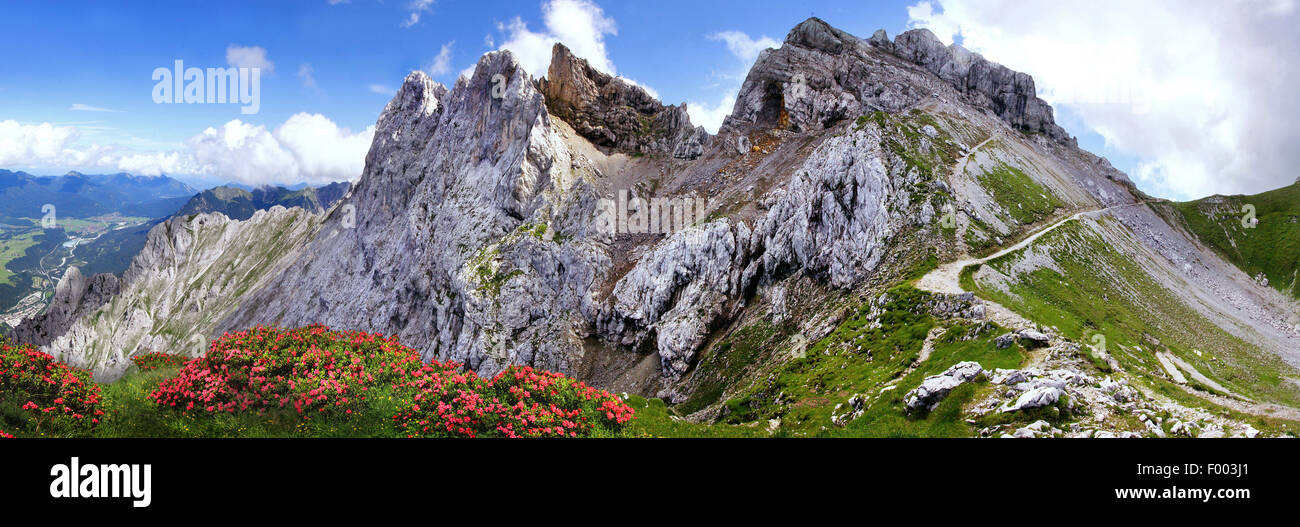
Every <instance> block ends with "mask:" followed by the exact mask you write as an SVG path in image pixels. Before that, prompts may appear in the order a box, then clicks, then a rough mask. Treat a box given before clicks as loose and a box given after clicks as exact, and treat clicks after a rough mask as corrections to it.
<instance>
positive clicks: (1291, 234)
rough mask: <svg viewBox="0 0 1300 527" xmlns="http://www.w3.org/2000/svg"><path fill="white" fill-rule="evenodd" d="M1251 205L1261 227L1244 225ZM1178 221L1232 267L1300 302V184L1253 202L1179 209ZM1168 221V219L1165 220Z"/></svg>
mask: <svg viewBox="0 0 1300 527" xmlns="http://www.w3.org/2000/svg"><path fill="white" fill-rule="evenodd" d="M1247 205H1253V206H1254V208H1255V216H1256V218H1257V219H1258V220H1259V223H1258V224H1256V225H1255V227H1254V228H1248V227H1246V226H1245V225H1243V223H1242V219H1243V218H1245V217H1246V213H1245V212H1243V208H1244V207H1246V206H1247ZM1171 208H1172V210H1173V211H1175V212H1176V213H1177V214H1176V215H1175V217H1176V219H1178V220H1181V222H1182V224H1183V225H1184V226H1185V227H1186V228H1187V230H1188V231H1191V232H1192V233H1193V234H1195V235H1196V236H1197V238H1199V239H1200V240H1201V241H1202V242H1204V243H1205V244H1206V245H1208V246H1210V247H1211V248H1212V249H1214V250H1215V251H1216V252H1218V253H1219V254H1220V255H1222V256H1223V257H1224V258H1226V259H1227V260H1228V261H1229V262H1232V263H1233V264H1234V265H1236V266H1237V267H1238V268H1240V269H1241V270H1242V271H1244V272H1246V274H1248V275H1250V276H1252V277H1254V276H1257V275H1259V274H1261V273H1262V274H1263V275H1264V276H1266V277H1268V281H1269V285H1270V286H1272V287H1274V288H1275V289H1277V290H1279V291H1281V292H1283V293H1285V294H1287V295H1289V296H1291V297H1293V298H1300V287H1298V285H1300V282H1298V278H1300V183H1298V184H1295V185H1291V186H1289V187H1284V188H1280V189H1277V190H1273V191H1269V192H1265V193H1263V194H1257V195H1254V196H1228V197H1219V196H1215V197H1209V198H1205V199H1201V200H1197V201H1191V202H1185V203H1175V204H1173V205H1172V207H1171ZM1167 216H1169V215H1167Z"/></svg>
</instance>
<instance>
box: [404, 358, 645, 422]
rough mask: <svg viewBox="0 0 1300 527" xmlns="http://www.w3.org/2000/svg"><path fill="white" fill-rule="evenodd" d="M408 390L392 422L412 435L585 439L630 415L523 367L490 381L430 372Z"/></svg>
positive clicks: (558, 378) (587, 390) (616, 404)
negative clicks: (413, 392) (405, 401)
mask: <svg viewBox="0 0 1300 527" xmlns="http://www.w3.org/2000/svg"><path fill="white" fill-rule="evenodd" d="M408 386H410V387H411V388H414V389H415V391H416V393H415V394H414V395H413V396H411V399H410V402H409V404H407V405H406V406H405V407H404V408H403V409H402V410H401V411H400V412H399V413H398V414H397V415H396V416H394V417H393V419H394V420H395V421H397V423H398V424H399V426H401V427H402V428H403V429H404V430H406V431H407V433H408V435H410V436H424V435H456V436H465V437H477V436H481V435H486V436H505V437H587V436H590V435H592V434H593V433H594V432H596V431H597V430H598V429H602V430H605V431H608V432H615V431H617V430H618V429H619V428H620V427H621V426H622V425H623V423H626V422H627V421H628V420H630V419H632V415H633V413H634V412H633V410H632V408H631V407H630V406H628V405H627V404H626V403H624V402H623V400H622V399H619V398H618V397H617V396H615V395H614V394H611V393H609V392H607V391H604V390H597V389H595V388H592V387H590V386H587V385H586V384H584V383H582V382H579V381H576V380H574V379H571V378H568V377H565V376H564V375H560V374H558V373H552V372H547V371H540V370H534V369H533V368H531V367H527V366H522V367H521V366H512V367H510V368H508V369H506V370H505V371H503V372H501V373H499V374H497V376H496V377H493V378H492V380H491V381H484V380H482V379H480V378H478V377H476V376H474V375H473V372H469V373H468V374H461V373H450V374H448V372H439V371H437V370H436V369H435V368H429V370H428V371H425V372H423V375H421V376H419V377H417V378H416V379H415V380H413V381H410V382H409V383H408Z"/></svg>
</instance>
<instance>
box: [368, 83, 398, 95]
mask: <svg viewBox="0 0 1300 527" xmlns="http://www.w3.org/2000/svg"><path fill="white" fill-rule="evenodd" d="M369 88H370V93H377V94H379V95H387V96H389V97H392V96H394V95H397V90H396V89H395V88H393V87H392V86H385V85H383V84H371V85H370V86H369Z"/></svg>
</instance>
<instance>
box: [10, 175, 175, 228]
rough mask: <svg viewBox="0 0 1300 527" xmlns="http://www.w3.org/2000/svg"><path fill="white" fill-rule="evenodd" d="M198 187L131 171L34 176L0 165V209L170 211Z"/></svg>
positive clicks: (26, 212)
mask: <svg viewBox="0 0 1300 527" xmlns="http://www.w3.org/2000/svg"><path fill="white" fill-rule="evenodd" d="M197 192H198V190H197V189H195V188H194V187H191V186H189V185H187V184H185V183H183V182H181V181H178V180H176V179H173V178H171V177H168V176H157V177H149V176H136V175H132V174H126V173H119V174H103V175H86V174H82V173H80V172H68V173H67V174H64V175H62V176H33V175H31V174H28V173H26V172H14V171H9V170H0V215H2V216H4V217H9V218H40V217H42V216H44V215H45V213H44V212H43V211H42V207H44V206H45V205H46V204H51V205H54V207H55V214H56V215H57V216H62V217H67V218H89V217H94V216H99V215H102V214H109V213H113V212H118V213H121V214H123V215H126V216H141V217H149V218H157V217H165V216H169V215H170V214H171V213H172V212H174V211H175V210H176V209H177V208H178V207H180V206H181V205H182V204H183V203H185V201H186V200H188V199H189V198H190V197H191V196H193V195H194V194H195V193H197Z"/></svg>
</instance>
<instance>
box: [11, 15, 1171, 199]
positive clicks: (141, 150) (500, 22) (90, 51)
mask: <svg viewBox="0 0 1300 527" xmlns="http://www.w3.org/2000/svg"><path fill="white" fill-rule="evenodd" d="M953 1H954V2H955V1H957V0H953ZM948 3H949V2H944V5H943V6H940V5H938V4H936V5H934V6H933V8H930V6H929V3H928V2H916V1H910V2H909V1H879V2H877V1H870V2H866V1H862V0H854V1H847V0H845V1H840V0H826V1H812V2H788V1H772V2H762V1H757V0H747V1H729V0H723V1H699V0H694V1H682V0H666V1H658V2H634V1H613V0H604V1H596V2H592V0H524V1H493V2H472V1H463V0H436V1H429V0H414V1H407V0H402V1H396V0H387V1H383V2H380V1H376V0H350V1H340V0H333V1H331V0H310V1H308V0H301V1H282V2H281V1H274V2H272V1H225V2H203V3H200V2H157V3H150V4H146V3H129V4H125V5H115V4H110V3H108V2H7V3H5V5H4V6H3V7H0V15H2V16H0V49H4V50H5V53H4V59H3V60H4V62H3V70H4V71H5V74H4V75H3V76H0V141H6V140H7V141H10V144H9V145H7V146H6V145H3V144H0V168H11V169H25V170H28V171H30V172H33V173H40V174H49V173H61V172H63V171H66V170H68V169H78V170H82V171H89V172H112V171H117V170H119V169H126V170H129V171H133V172H140V173H158V172H167V173H171V174H173V175H176V174H178V173H186V174H187V176H186V179H189V180H190V181H194V182H197V183H200V184H214V183H216V182H220V181H225V180H239V181H242V182H245V183H258V182H280V183H292V182H296V181H310V182H323V181H326V180H330V179H339V178H341V177H342V176H341V175H342V174H349V173H352V172H358V173H359V169H358V168H357V167H359V162H360V161H359V160H355V159H354V158H356V157H358V156H363V155H364V147H365V146H366V145H368V142H369V136H368V135H365V134H366V130H367V128H368V127H370V126H372V125H373V124H374V122H375V119H376V118H377V117H378V114H379V112H380V111H381V110H382V109H383V107H384V104H385V103H387V101H388V100H389V98H390V97H391V93H392V92H391V90H392V89H394V88H396V87H397V86H399V85H400V83H401V81H402V79H403V78H404V77H405V76H406V74H407V73H409V72H410V71H412V70H417V69H419V70H424V71H426V72H430V73H431V74H432V75H433V77H434V79H435V80H438V81H440V82H443V83H444V84H447V85H449V86H450V85H451V84H453V83H454V82H455V78H456V77H457V75H458V74H459V73H460V72H462V71H463V70H465V69H466V68H468V67H471V66H472V65H473V64H474V63H475V62H476V61H477V59H478V57H479V56H480V55H481V54H482V53H484V52H486V51H490V50H492V49H496V48H498V47H502V46H509V45H511V43H514V45H518V46H523V45H527V44H528V43H529V42H531V41H534V40H538V39H542V40H545V39H546V38H556V37H559V38H560V39H561V40H564V41H565V42H566V43H567V44H570V46H571V47H574V49H575V51H578V52H579V53H580V54H583V51H584V49H585V50H588V52H587V53H585V54H586V55H588V56H587V58H589V59H595V60H594V61H593V62H603V63H604V64H606V65H607V66H606V69H609V70H616V71H615V73H617V74H618V75H621V76H623V77H626V78H628V79H631V80H634V81H635V82H637V83H639V84H642V85H645V86H648V87H649V88H651V89H652V90H653V91H654V92H655V93H657V94H659V95H660V97H661V98H662V99H663V100H664V101H665V102H667V103H677V102H690V103H692V106H693V107H694V108H693V110H694V111H693V116H702V115H704V112H708V111H710V110H711V111H712V114H711V116H710V117H708V118H704V119H705V120H717V119H720V117H721V115H723V114H725V113H726V112H727V111H729V110H730V106H729V104H727V103H728V99H727V97H728V96H730V95H734V94H735V92H736V90H737V89H738V88H739V85H740V81H741V79H743V76H744V74H745V72H746V71H747V69H748V67H749V65H750V64H751V63H752V60H753V55H754V54H755V53H756V50H757V49H759V48H761V47H762V45H763V44H765V43H775V42H779V41H781V40H783V39H784V37H785V34H786V33H787V32H788V31H789V29H790V28H791V27H793V26H794V25H795V24H797V23H799V22H800V21H802V20H804V19H805V18H807V17H809V16H813V15H816V16H818V17H821V18H823V19H825V20H827V21H829V22H830V23H832V24H833V25H835V26H837V27H840V28H842V29H844V30H846V31H848V32H850V33H853V34H857V35H860V36H867V35H870V34H871V33H872V32H873V31H874V30H875V29H877V28H884V29H886V30H887V31H888V32H889V34H890V35H891V36H893V35H896V34H898V33H899V32H901V31H903V30H905V29H907V28H908V27H909V25H930V26H932V27H935V28H936V29H943V28H944V27H947V26H944V24H955V26H953V27H958V26H961V25H962V24H971V25H972V27H974V26H973V24H974V23H975V22H977V21H972V20H956V21H953V20H949V19H944V18H942V17H943V16H944V15H947V14H948V13H952V14H953V15H954V17H953V18H955V17H956V16H960V15H961V11H960V10H959V8H957V7H949V6H948V5H947V4H948ZM561 4H563V5H561ZM922 4H924V7H926V8H927V9H929V10H928V11H918V6H921V5H922ZM566 7H567V8H569V9H568V10H567V11H565V10H564V9H561V8H566ZM945 8H946V9H945ZM941 11H942V12H943V13H942V14H939V15H936V14H935V13H940V12H941ZM593 12H594V13H595V15H592V13H593ZM584 16H594V17H595V18H594V21H593V20H592V19H584V18H583V17H584ZM927 17H928V18H927ZM937 32H940V31H937ZM956 32H957V30H953V33H956ZM940 36H941V38H942V37H946V36H947V35H943V34H941V35H940ZM954 36H956V35H954ZM956 38H958V39H960V38H961V36H956ZM530 39H531V40H530ZM570 40H575V41H576V42H569V41H570ZM584 41H590V42H587V44H586V45H584V44H583V42H584ZM982 42H984V43H985V44H987V48H988V49H987V50H981V51H985V54H986V55H988V56H989V57H990V58H991V59H994V60H999V59H1000V57H999V56H997V54H996V53H990V51H993V52H996V51H997V50H998V49H999V47H998V46H997V45H996V44H997V42H993V41H990V39H984V40H983V41H982ZM575 44H576V45H575ZM593 46H603V52H604V57H603V58H602V57H592V56H589V55H592V54H593V52H591V51H590V50H591V49H596V48H593ZM232 48H235V49H237V50H238V49H242V50H243V51H244V52H251V53H252V54H253V56H254V57H255V58H256V57H258V56H259V54H261V55H260V56H261V57H262V58H264V61H263V62H261V64H262V66H263V71H262V75H261V110H260V112H259V113H257V114H255V115H243V114H241V113H240V107H239V105H234V104H224V105H223V104H179V105H174V104H155V103H154V102H153V100H152V99H151V94H152V90H153V88H154V84H155V81H154V80H152V79H151V77H150V75H151V73H152V72H153V70H154V69H155V68H159V67H165V68H170V67H171V66H172V64H173V61H175V60H183V61H184V62H185V65H186V66H187V67H190V66H192V67H201V68H207V67H226V66H227V65H228V64H229V65H233V63H232V62H231V60H230V57H231V53H232ZM546 48H547V49H549V45H548V46H546ZM241 53H243V52H241ZM1004 54H1005V55H1007V57H1008V58H1014V59H1020V62H1021V63H1020V64H1015V63H1008V66H1011V67H1013V68H1016V69H1022V70H1026V71H1029V72H1030V73H1035V67H1036V66H1038V64H1036V63H1035V60H1033V59H1032V57H1031V58H1030V59H1025V58H1024V57H1022V56H1020V55H1017V54H1015V53H1012V52H1006V53H1004ZM240 56H248V55H247V54H244V55H240ZM241 60H243V59H241ZM1004 62H1005V61H1004ZM532 73H534V75H540V74H544V72H532ZM1041 84H1042V83H1041V82H1040V88H1041V87H1042V85H1041ZM74 108H80V109H74ZM720 108H721V109H723V110H719V109H720ZM105 110H106V111H105ZM1057 113H1058V118H1059V120H1060V121H1061V122H1062V124H1063V125H1064V126H1065V127H1066V129H1067V130H1069V131H1070V132H1071V133H1073V134H1076V135H1079V136H1080V140H1081V143H1082V146H1084V147H1085V148H1088V149H1089V150H1092V151H1094V152H1096V153H1099V154H1102V155H1105V156H1107V157H1108V158H1110V159H1111V160H1112V162H1113V163H1114V164H1115V165H1116V166H1117V167H1119V168H1121V169H1124V170H1129V171H1135V170H1138V168H1139V165H1140V164H1141V163H1142V162H1144V161H1149V160H1150V157H1151V156H1144V155H1142V152H1134V151H1132V150H1137V149H1128V150H1130V151H1126V150H1125V149H1122V148H1116V147H1115V146H1116V145H1115V144H1112V143H1114V141H1108V140H1107V139H1105V138H1103V136H1102V135H1099V134H1098V133H1096V132H1095V131H1094V130H1095V129H1100V130H1105V131H1107V133H1109V134H1111V135H1114V133H1113V130H1111V129H1110V128H1106V127H1103V126H1098V125H1097V124H1096V123H1092V122H1090V121H1089V117H1088V113H1087V112H1079V111H1073V109H1071V108H1064V107H1058V108H1057ZM696 120H697V121H699V120H701V119H700V118H697V119H696ZM6 125H7V126H8V128H5V126H6ZM6 131H7V132H6ZM205 131H207V132H209V133H208V134H207V135H206V136H203V137H199V136H202V135H203V134H204V133H205ZM4 133H9V134H10V135H11V136H13V135H15V134H16V136H17V137H19V138H20V139H19V140H17V141H25V142H22V143H15V142H14V141H16V140H13V139H6V137H5V136H4V135H3V134H4ZM317 138H320V140H319V141H317ZM313 141H315V142H313ZM309 142H311V143H312V144H307V143H309ZM236 143H238V144H237V145H236ZM267 144H269V145H271V147H270V148H271V149H272V150H274V149H277V148H278V149H280V150H281V151H274V152H271V153H270V154H268V153H266V151H265V149H261V150H257V149H256V148H261V147H263V146H265V145H267ZM231 145H235V146H234V147H232V146H231ZM1121 146H1122V145H1121ZM6 148H7V151H6ZM357 151H360V154H356V152H357ZM6 152H8V153H7V154H6ZM345 152H346V156H345V155H344V153H345ZM169 154H170V156H171V157H169ZM194 155H196V156H197V157H198V158H199V163H197V164H196V163H195V162H193V160H190V159H189V158H188V157H187V156H194ZM331 156H334V157H346V158H340V159H333V158H332V157H331ZM347 156H350V157H347ZM317 157H320V158H321V159H323V160H321V161H313V159H315V158H317ZM307 158H311V159H307ZM351 177H355V175H354V176H351ZM1148 186H1150V185H1148ZM1164 190H1166V192H1165V193H1166V194H1177V193H1178V192H1176V191H1169V190H1168V189H1167V188H1166V189H1164Z"/></svg>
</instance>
